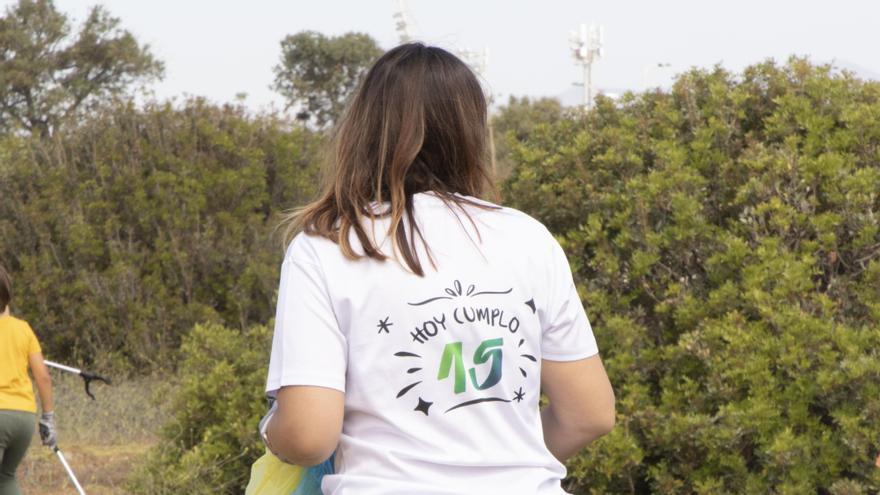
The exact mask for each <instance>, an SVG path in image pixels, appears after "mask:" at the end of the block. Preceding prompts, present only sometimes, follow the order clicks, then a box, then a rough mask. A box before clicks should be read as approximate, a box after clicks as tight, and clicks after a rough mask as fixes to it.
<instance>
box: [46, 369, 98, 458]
mask: <svg viewBox="0 0 880 495" xmlns="http://www.w3.org/2000/svg"><path fill="white" fill-rule="evenodd" d="M43 362H44V363H46V366H49V367H51V368H55V369H59V370H61V371H66V372H68V373H73V374H74V375H79V376H81V377H82V379H83V382H85V385H86V394H87V395H88V396H89V397H91V398H92V400H95V396H94V394H92V391H91V390H89V385H91V384H92V380H98V381H102V382H104V383H106V384H107V385H110V384H111V383H110V379H109V378H107V377H105V376H101V375H99V374H97V373H92V372H90V371H83V370H81V369H77V368H73V367H71V366H66V365H63V364H58V363H56V362H53V361H48V360H47V361H43ZM59 455H60V453H59ZM62 459H63V457H62ZM66 465H67V464H65V466H66Z"/></svg>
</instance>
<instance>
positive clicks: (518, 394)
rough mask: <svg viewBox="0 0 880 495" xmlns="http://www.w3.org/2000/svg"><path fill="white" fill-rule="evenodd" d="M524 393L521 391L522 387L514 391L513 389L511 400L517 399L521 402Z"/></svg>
mask: <svg viewBox="0 0 880 495" xmlns="http://www.w3.org/2000/svg"><path fill="white" fill-rule="evenodd" d="M525 395H526V394H525V393H523V391H522V387H520V388H519V390H514V391H513V400H515V401H517V402H522V400H523V397H524V396H525Z"/></svg>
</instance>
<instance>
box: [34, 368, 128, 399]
mask: <svg viewBox="0 0 880 495" xmlns="http://www.w3.org/2000/svg"><path fill="white" fill-rule="evenodd" d="M43 362H44V363H46V366H49V367H51V368H55V369H59V370H61V371H66V372H68V373H73V374H74V375H79V376H81V377H82V379H83V381H84V382H85V385H86V394H88V396H89V397H91V398H92V400H95V396H94V395H93V394H92V391H91V390H89V385H91V384H92V380H99V381H102V382H104V383H106V384H107V385H110V384H111V383H110V379H109V378H107V377H105V376H101V375H99V374H97V373H92V372H89V371H83V370H81V369H78V368H74V367H71V366H67V365H64V364H58V363H56V362H53V361H48V360H46V361H43Z"/></svg>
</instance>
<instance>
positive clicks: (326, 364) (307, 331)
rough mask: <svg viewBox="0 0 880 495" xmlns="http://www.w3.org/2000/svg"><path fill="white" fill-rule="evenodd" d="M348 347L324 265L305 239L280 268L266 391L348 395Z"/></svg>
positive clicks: (300, 239)
mask: <svg viewBox="0 0 880 495" xmlns="http://www.w3.org/2000/svg"><path fill="white" fill-rule="evenodd" d="M347 347H348V346H347V342H346V338H345V336H344V335H343V333H342V332H341V331H340V329H339V324H338V323H337V320H336V315H335V313H334V311H333V306H332V304H331V302H330V296H329V294H328V291H327V284H326V282H325V279H324V273H323V271H322V269H321V266H320V262H319V260H318V258H317V256H316V255H315V252H314V248H313V247H312V246H311V245H310V243H309V241H308V239H306V238H305V234H300V235H298V236H297V237H296V238H295V239H294V240H293V242H291V245H290V246H289V247H288V250H287V253H286V255H285V257H284V262H283V263H282V265H281V282H280V284H279V288H278V306H277V308H276V311H275V332H274V335H273V337H272V353H271V357H270V359H269V375H268V379H267V382H266V391H267V392H269V393H270V394H271V393H273V392H274V391H277V390H278V389H279V388H281V387H284V386H288V385H312V386H319V387H328V388H333V389H337V390H340V391H342V392H345V372H346V363H347V362H348V358H347Z"/></svg>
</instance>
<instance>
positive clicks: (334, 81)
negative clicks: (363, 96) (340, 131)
mask: <svg viewBox="0 0 880 495" xmlns="http://www.w3.org/2000/svg"><path fill="white" fill-rule="evenodd" d="M380 55H382V49H381V48H379V46H378V45H377V44H376V41H375V40H374V39H373V38H371V37H370V36H369V35H367V34H363V33H353V32H350V33H346V34H343V35H342V36H331V37H327V36H324V35H323V34H321V33H317V32H314V31H302V32H299V33H297V34H293V35H290V36H287V37H286V38H284V39H283V40H282V41H281V62H280V63H279V64H278V65H276V66H275V83H274V85H273V89H275V90H276V91H278V92H279V93H281V95H282V96H284V97H285V98H286V99H287V100H288V103H289V105H290V106H293V105H298V106H300V107H301V108H302V109H303V110H304V111H306V112H308V113H310V114H311V115H312V116H313V117H314V118H315V122H316V123H317V125H318V126H319V127H324V126H326V125H327V124H329V123H332V122H333V121H335V120H336V118H337V117H338V116H339V115H340V113H342V109H343V108H344V106H345V103H346V100H347V99H348V97H349V96H350V95H351V93H352V91H353V90H354V89H355V87H356V86H357V84H358V82H359V80H360V79H361V77H362V76H363V75H364V74H365V73H366V71H367V69H368V68H369V66H370V65H371V64H372V63H373V61H374V60H375V59H376V58H378V57H379V56H380Z"/></svg>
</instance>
